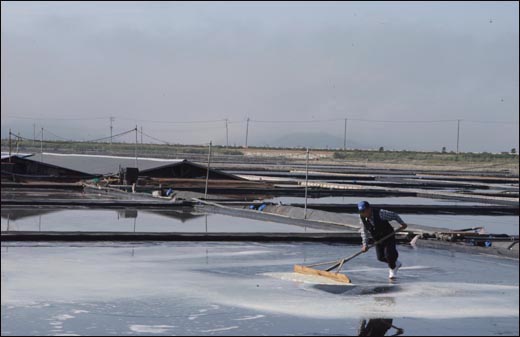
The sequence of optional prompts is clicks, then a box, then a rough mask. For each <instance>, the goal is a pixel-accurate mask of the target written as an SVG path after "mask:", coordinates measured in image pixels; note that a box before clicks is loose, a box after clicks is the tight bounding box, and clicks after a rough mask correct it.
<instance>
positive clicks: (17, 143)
mask: <svg viewBox="0 0 520 337" xmlns="http://www.w3.org/2000/svg"><path fill="white" fill-rule="evenodd" d="M20 139H21V137H20V131H18V135H17V136H16V153H20V152H19V151H18V145H20Z"/></svg>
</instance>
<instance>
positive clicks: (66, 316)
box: [54, 314, 74, 321]
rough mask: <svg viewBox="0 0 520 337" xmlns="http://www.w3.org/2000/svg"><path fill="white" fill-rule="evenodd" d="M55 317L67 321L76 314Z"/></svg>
mask: <svg viewBox="0 0 520 337" xmlns="http://www.w3.org/2000/svg"><path fill="white" fill-rule="evenodd" d="M54 318H55V319H57V320H59V321H66V320H68V319H71V318H74V316H72V315H67V314H63V315H58V316H54Z"/></svg>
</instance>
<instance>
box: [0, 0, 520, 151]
mask: <svg viewBox="0 0 520 337" xmlns="http://www.w3.org/2000/svg"><path fill="white" fill-rule="evenodd" d="M518 10H519V8H518V3H517V2H489V3H486V2H476V3H466V2H465V3H453V2H443V3H425V2H421V3H409V2H406V3H387V2H385V3H366V2H360V3H355V2H352V3H326V2H319V3H310V2H304V3H293V2H291V3H264V2H262V3H236V2H232V3H150V2H146V3H123V2H118V3H110V2H103V3H93V2H89V3H64V2H56V3H53V2H35V3H26V2H23V3H11V2H5V1H2V4H1V19H2V21H1V47H2V49H1V50H2V52H1V68H2V69H1V85H2V89H1V100H2V102H1V108H2V119H1V121H2V137H6V132H7V130H8V128H9V127H11V128H12V129H13V131H14V132H21V134H22V135H25V136H27V137H32V136H33V124H34V123H35V124H36V125H37V128H38V129H39V128H40V127H42V126H43V127H44V128H46V129H48V130H50V131H52V132H53V133H55V134H57V135H59V136H62V137H71V138H76V139H92V138H95V137H102V136H105V135H108V134H109V117H110V116H114V117H115V122H114V133H118V132H121V131H125V130H127V129H130V128H132V127H134V126H135V125H136V124H138V125H139V126H143V131H144V132H145V133H148V134H151V135H153V136H155V137H157V138H159V139H164V140H166V141H169V142H176V143H188V144H202V143H206V142H208V141H209V140H210V139H211V140H213V141H214V142H216V143H219V144H224V143H225V141H226V129H225V123H224V121H222V120H223V119H225V118H228V119H229V120H230V121H231V123H230V124H229V142H230V144H236V145H243V144H244V140H245V129H246V123H245V120H246V118H247V117H249V118H251V120H254V121H259V120H263V121H272V120H301V121H309V120H313V119H314V120H318V121H316V122H314V123H282V124H273V123H260V122H251V123H250V125H249V130H250V139H249V144H250V145H264V144H271V145H273V144H276V143H277V142H279V141H280V139H281V138H282V137H286V138H285V139H287V137H288V136H289V137H290V136H291V135H292V136H294V137H300V139H302V138H303V140H301V142H309V143H310V144H303V143H302V144H301V145H309V146H313V143H316V141H317V138H322V137H323V138H324V139H330V141H329V140H327V141H328V142H331V144H328V145H329V146H331V147H336V146H337V147H340V146H342V145H343V144H342V143H343V129H344V123H343V121H338V120H336V121H328V122H327V121H322V120H330V119H332V120H335V119H343V118H351V119H368V120H387V121H403V120H405V121H414V120H428V121H437V120H455V119H462V120H463V121H462V123H461V149H462V150H464V151H505V150H509V149H511V148H512V147H516V148H517V149H518V129H519V125H518V114H519V94H518V92H519V77H518V76H519V58H518V49H519V32H518V27H519V22H518V21H519V20H518V13H519V11H518ZM27 117H28V118H29V119H24V118H27ZM34 118H39V120H35V119H34ZM54 118H56V119H54ZM59 118H62V119H70V120H60V119H59ZM75 118H100V119H91V120H74V119H75ZM208 120H209V121H213V120H216V121H217V122H208V123H193V124H175V123H166V122H186V121H208ZM477 121H504V122H511V123H510V124H504V123H499V124H496V123H480V122H478V123H477ZM47 136H49V135H47ZM456 136H457V123H456V122H435V123H424V124H423V123H382V122H366V121H356V120H351V121H349V123H348V137H347V138H348V143H349V145H352V146H354V145H359V146H368V147H379V146H384V147H385V148H389V149H390V148H395V149H410V150H412V149H419V150H440V148H441V147H442V146H446V147H447V148H448V150H453V149H454V148H455V143H456ZM49 137H50V136H49ZM124 139H125V140H131V137H127V138H124ZM145 139H146V138H145ZM334 142H335V143H334ZM277 145H280V144H277Z"/></svg>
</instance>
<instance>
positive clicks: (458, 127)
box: [457, 119, 460, 155]
mask: <svg viewBox="0 0 520 337" xmlns="http://www.w3.org/2000/svg"><path fill="white" fill-rule="evenodd" d="M459 136H460V119H457V155H458V154H459V138H460V137H459Z"/></svg>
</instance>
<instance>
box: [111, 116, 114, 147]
mask: <svg viewBox="0 0 520 337" xmlns="http://www.w3.org/2000/svg"><path fill="white" fill-rule="evenodd" d="M113 122H114V117H110V147H112V129H113V126H112V123H113Z"/></svg>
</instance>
